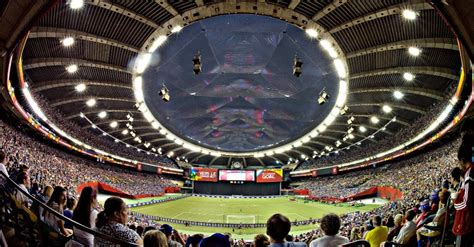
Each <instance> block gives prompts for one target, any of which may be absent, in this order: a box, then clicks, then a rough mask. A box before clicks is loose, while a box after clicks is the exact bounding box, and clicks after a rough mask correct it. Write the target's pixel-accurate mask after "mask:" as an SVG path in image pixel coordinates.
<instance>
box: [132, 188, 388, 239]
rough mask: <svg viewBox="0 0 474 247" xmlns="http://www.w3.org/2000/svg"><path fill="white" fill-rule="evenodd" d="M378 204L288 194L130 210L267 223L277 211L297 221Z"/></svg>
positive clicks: (246, 233)
mask: <svg viewBox="0 0 474 247" xmlns="http://www.w3.org/2000/svg"><path fill="white" fill-rule="evenodd" d="M378 206H379V205H365V206H363V207H351V206H348V205H346V204H340V205H339V206H334V205H328V204H323V203H319V202H309V203H304V201H303V200H296V201H290V200H289V198H288V197H279V198H265V199H263V198H259V199H247V198H228V199H224V198H206V197H187V198H184V199H179V200H176V201H171V202H166V203H160V204H154V205H148V206H142V207H136V208H132V209H131V210H132V211H136V212H140V213H143V214H148V215H156V216H161V217H166V218H173V219H182V220H191V221H201V222H219V223H237V224H238V223H253V222H256V223H265V222H266V221H267V219H268V218H269V217H270V216H271V215H273V214H275V213H281V214H283V215H285V216H287V217H288V218H289V219H290V220H291V221H295V220H305V219H309V218H313V219H315V218H321V217H322V216H323V215H325V214H328V213H335V214H345V213H349V212H354V211H368V210H371V209H373V208H376V207H378ZM173 226H174V227H175V228H177V229H179V230H181V231H182V232H186V233H194V232H202V233H213V232H232V229H226V228H215V227H203V226H188V227H186V226H184V225H179V224H173ZM315 227H316V226H314V225H305V226H297V227H292V233H293V234H297V233H301V232H306V231H308V230H312V229H314V228H315ZM264 232H265V230H264V229H259V228H252V229H241V230H235V231H234V232H233V234H234V235H236V236H234V237H236V238H245V239H251V238H253V235H254V234H256V233H264Z"/></svg>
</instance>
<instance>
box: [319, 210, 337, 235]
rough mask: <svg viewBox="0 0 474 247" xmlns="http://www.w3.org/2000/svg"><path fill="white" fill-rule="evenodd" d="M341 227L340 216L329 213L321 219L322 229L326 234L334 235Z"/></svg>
mask: <svg viewBox="0 0 474 247" xmlns="http://www.w3.org/2000/svg"><path fill="white" fill-rule="evenodd" d="M339 228H341V220H340V219H339V216H337V215H335V214H327V215H325V216H324V217H323V218H322V219H321V229H322V230H323V231H324V234H326V235H328V236H334V235H336V234H337V233H338V232H339Z"/></svg>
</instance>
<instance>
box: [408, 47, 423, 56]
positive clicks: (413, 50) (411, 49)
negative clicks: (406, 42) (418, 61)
mask: <svg viewBox="0 0 474 247" xmlns="http://www.w3.org/2000/svg"><path fill="white" fill-rule="evenodd" d="M408 53H410V55H412V56H414V57H417V56H419V55H420V53H421V49H420V48H418V47H415V46H410V47H408Z"/></svg>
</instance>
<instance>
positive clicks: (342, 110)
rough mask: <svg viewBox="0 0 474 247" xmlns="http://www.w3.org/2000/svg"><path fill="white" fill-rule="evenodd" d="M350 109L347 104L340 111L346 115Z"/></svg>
mask: <svg viewBox="0 0 474 247" xmlns="http://www.w3.org/2000/svg"><path fill="white" fill-rule="evenodd" d="M348 110H349V107H348V106H347V105H346V106H344V107H342V108H341V111H340V112H339V113H340V114H341V115H344V114H346V113H347V111H348Z"/></svg>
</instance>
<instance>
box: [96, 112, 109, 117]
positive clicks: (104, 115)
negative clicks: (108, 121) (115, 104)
mask: <svg viewBox="0 0 474 247" xmlns="http://www.w3.org/2000/svg"><path fill="white" fill-rule="evenodd" d="M97 116H99V117H100V118H105V117H107V112H105V111H101V112H99V114H97Z"/></svg>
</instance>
